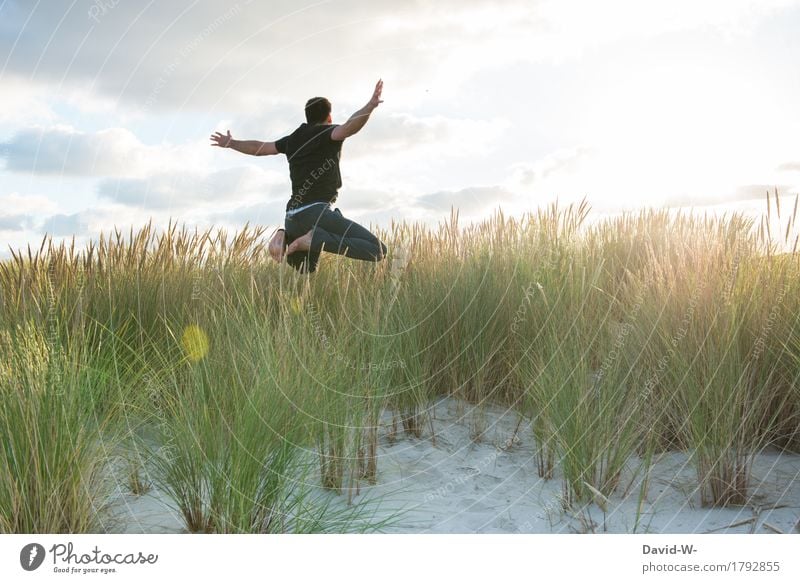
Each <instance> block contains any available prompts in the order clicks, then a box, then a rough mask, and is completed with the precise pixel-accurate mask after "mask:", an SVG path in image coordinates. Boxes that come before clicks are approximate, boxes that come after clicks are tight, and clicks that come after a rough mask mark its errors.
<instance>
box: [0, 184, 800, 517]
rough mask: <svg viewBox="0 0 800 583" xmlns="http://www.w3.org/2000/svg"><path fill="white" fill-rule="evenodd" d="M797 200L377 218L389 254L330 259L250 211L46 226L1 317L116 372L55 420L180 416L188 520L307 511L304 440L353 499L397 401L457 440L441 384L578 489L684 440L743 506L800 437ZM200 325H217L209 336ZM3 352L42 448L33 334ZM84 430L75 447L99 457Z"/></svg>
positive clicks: (4, 280)
mask: <svg viewBox="0 0 800 583" xmlns="http://www.w3.org/2000/svg"><path fill="white" fill-rule="evenodd" d="M777 203H778V201H777V199H776V198H773V199H772V200H768V207H767V209H768V213H770V216H768V217H767V218H766V219H765V220H764V221H762V222H760V223H759V222H753V221H751V220H748V219H746V218H744V217H742V216H740V215H736V214H733V215H728V216H722V217H700V216H698V215H692V214H686V213H683V214H682V213H677V212H669V211H666V210H642V211H639V212H635V213H627V214H624V215H622V216H618V217H612V218H607V219H604V220H600V221H593V222H589V218H590V215H589V208H588V205H586V204H585V203H582V204H576V205H571V206H568V207H559V206H558V205H551V206H549V207H547V208H544V209H540V210H538V211H536V212H533V213H528V214H527V215H525V216H524V217H522V218H513V217H507V216H504V215H503V213H502V212H498V213H495V215H494V216H492V217H491V218H490V219H488V220H486V221H484V222H483V223H479V224H473V225H470V226H467V227H462V226H461V225H460V224H459V219H458V214H457V213H456V212H454V213H452V215H451V217H450V218H449V220H447V221H444V222H443V223H442V224H441V225H440V227H439V228H438V229H428V228H426V227H423V226H422V225H419V224H411V223H393V224H392V226H391V228H390V229H389V230H388V231H381V232H379V235H380V236H381V238H382V239H383V240H385V241H386V242H387V244H388V246H389V249H390V253H389V256H388V258H387V260H386V261H383V262H380V263H377V264H372V263H366V262H353V261H351V260H348V259H346V258H344V257H340V256H334V255H327V254H326V255H324V256H323V259H322V264H321V268H320V270H319V271H318V272H316V273H315V274H313V275H312V276H304V275H301V274H297V273H296V272H294V271H293V270H292V269H291V268H289V267H287V266H277V265H276V264H274V263H272V262H271V261H270V260H269V258H268V255H267V253H266V248H265V245H266V241H265V238H264V237H263V235H264V230H263V229H261V228H255V229H254V228H250V227H249V226H246V227H245V228H243V229H242V230H241V231H240V232H239V233H238V234H235V235H229V234H228V233H226V232H224V231H208V232H202V233H201V232H197V231H188V230H186V229H182V228H179V227H178V226H177V225H174V224H171V225H170V226H169V227H168V228H167V229H166V230H164V231H160V232H158V231H156V229H154V228H153V227H152V225H147V226H145V227H144V228H143V229H141V230H140V231H138V232H134V231H131V232H130V233H129V234H128V235H127V236H123V235H122V234H121V233H119V232H115V233H113V234H112V235H111V236H108V235H104V236H103V237H101V238H100V239H99V241H97V242H95V243H92V244H90V245H89V246H88V247H87V248H86V249H76V248H75V247H74V246H70V245H64V244H61V245H56V244H54V243H53V242H52V241H51V240H49V239H45V241H44V242H43V244H42V246H41V248H40V249H38V250H35V251H34V250H32V249H28V250H26V251H25V252H17V251H15V252H14V254H13V256H12V258H11V259H10V260H8V261H4V262H2V263H0V294H2V298H3V302H2V305H1V306H0V330H4V331H5V333H6V334H11V336H12V337H14V334H16V333H15V332H14V331H15V330H18V329H19V328H20V327H21V326H23V327H25V326H27V327H29V328H30V330H34V331H35V332H27V334H36V335H38V336H40V337H46V338H47V339H48V340H47V342H49V343H50V344H51V345H53V346H60V347H62V350H61V351H62V353H63V354H65V355H80V358H81V359H83V360H82V361H81V362H84V364H85V367H86V370H91V371H94V372H93V373H92V374H93V376H92V379H91V382H84V381H83V380H81V381H80V382H78V380H75V381H74V382H71V383H65V384H63V385H59V386H61V387H62V388H63V389H64V391H63V396H62V397H61V398H62V399H66V400H67V401H64V403H65V405H64V408H63V409H64V410H71V409H70V407H72V406H73V405H69V406H67V404H66V403H73V404H74V403H75V401H74V400H72V399H75V398H76V397H75V395H76V394H80V395H86V394H91V399H90V400H91V403H92V409H91V411H90V412H88V413H84V412H81V413H80V415H79V414H78V413H75V415H74V416H73V417H71V418H69V420H65V421H64V426H63V428H61V429H59V430H58V432H56V433H55V434H54V436H51V437H52V439H58V437H57V436H58V435H61V434H62V433H61V432H63V434H64V435H66V434H68V433H69V432H70V429H69V427H72V428H73V429H74V427H77V426H83V425H86V426H87V427H90V426H95V425H96V424H97V423H96V421H94V420H95V418H98V419H101V420H105V419H106V418H107V420H108V422H109V423H112V422H113V423H115V424H117V425H119V426H121V427H123V428H124V427H131V426H132V425H136V426H137V427H138V426H139V424H145V425H148V426H150V427H157V428H158V429H159V431H160V434H161V436H162V438H163V440H164V443H163V446H164V448H163V449H162V450H157V451H151V452H149V453H150V455H152V456H153V458H154V460H155V463H157V465H158V468H159V472H158V473H159V476H160V483H161V485H162V486H163V487H164V488H166V489H167V490H168V491H169V492H170V495H171V496H172V498H173V500H174V501H175V503H176V505H178V506H179V507H180V509H181V512H182V513H183V515H184V518H185V521H186V524H187V527H188V528H189V529H190V530H197V531H214V532H251V531H264V532H273V531H277V530H286V529H291V527H290V526H287V523H286V520H288V519H286V518H285V517H287V516H292V512H291V511H287V510H286V507H287V505H291V502H290V500H291V499H292V498H291V492H292V488H293V480H295V478H293V477H292V476H296V475H297V474H298V472H299V471H300V466H298V465H296V464H300V461H299V460H301V459H302V460H306V459H307V456H306V454H312V456H313V457H315V458H316V460H317V468H316V471H315V476H316V477H315V478H313V481H314V483H315V484H316V485H317V486H319V487H324V488H327V489H330V490H333V491H336V492H345V491H346V492H349V493H350V496H348V499H352V494H353V492H354V491H355V492H357V491H358V488H359V484H360V483H361V482H364V481H367V482H374V481H376V480H377V479H379V476H380V460H379V458H378V456H377V448H378V435H379V428H380V426H381V424H382V423H383V419H385V415H386V414H387V413H388V414H389V416H390V417H391V416H394V418H395V423H394V425H395V426H396V427H397V429H396V431H395V432H394V433H391V432H390V436H392V437H397V436H399V433H400V432H401V431H402V432H404V433H405V434H406V435H409V436H412V437H414V438H421V439H431V440H435V438H436V436H435V435H434V434H433V433H432V431H431V428H432V424H431V423H430V417H429V411H430V409H431V404H432V402H433V401H434V400H435V399H436V398H437V397H438V396H440V395H453V396H456V397H459V398H461V399H463V400H465V401H468V402H471V403H474V404H476V405H477V407H476V408H473V411H474V415H475V416H474V417H473V418H472V419H469V420H466V421H467V422H469V423H471V433H472V435H473V439H480V438H481V436H482V432H483V430H484V429H485V426H484V425H483V420H482V418H481V416H480V410H481V406H482V405H484V404H486V403H489V402H493V403H502V404H505V405H507V406H509V407H510V408H512V409H514V410H516V411H517V412H518V413H519V414H520V415H525V416H529V417H531V418H532V419H533V421H534V423H533V428H534V435H533V437H534V438H535V439H536V440H537V444H538V451H539V454H538V458H539V459H538V462H539V467H540V473H541V475H542V476H544V477H548V478H551V477H555V476H557V475H560V476H561V477H562V478H563V481H564V491H565V497H566V499H567V500H569V501H587V500H590V499H592V498H593V497H595V496H596V495H597V493H598V492H599V493H600V494H601V495H602V496H610V495H611V494H612V493H614V492H615V491H617V489H618V486H619V483H620V476H621V474H622V471H623V469H624V467H625V464H626V463H630V461H631V460H636V459H639V458H638V456H640V455H641V456H643V457H642V458H641V459H644V460H647V459H649V457H650V453H652V452H653V451H658V450H661V451H664V450H685V451H687V452H689V453H691V454H692V459H693V460H694V463H695V467H696V470H697V490H698V492H699V495H700V498H701V501H702V503H704V504H710V505H730V504H741V503H744V502H745V501H746V500H747V499H748V496H749V495H750V488H749V473H750V462H751V460H752V457H753V456H754V455H755V454H756V453H757V452H758V451H760V450H761V449H762V448H763V447H766V446H768V445H772V446H777V447H781V448H785V449H788V450H791V451H800V430H799V429H798V427H800V405H798V402H799V401H798V398H797V396H798V390H799V389H798V379H799V377H798V373H797V362H798V359H799V358H800V340H798V338H799V337H800V335H799V331H798V325H797V324H798V314H799V313H800V310H799V309H798V308H800V293H798V292H800V277H798V272H799V269H800V265H799V264H798V255H797V252H796V251H797V250H796V239H794V240H793V239H792V237H793V236H794V235H793V233H794V230H795V224H794V221H795V217H796V212H797V206H796V205H795V207H794V209H792V211H791V212H790V213H789V214H788V215H787V210H786V209H783V211H782V216H776V214H777V213H778V211H779V208H778V204H777ZM776 220H777V223H779V224H780V227H779V229H778V230H779V231H780V232H778V231H777V230H776V229H775V228H774V224H775V223H776ZM187 330H199V331H201V333H202V334H204V335H206V336H207V344H204V342H205V341H202V339H201V341H198V340H197V338H195V340H191V339H190V340H191V341H190V342H189V346H188V347H187V342H186V339H185V336H186V333H187ZM195 334H196V333H195ZM15 342H18V340H13V341H12V342H11V344H14V343H15ZM20 350H21V349H20ZM2 358H3V360H2V367H3V368H2V370H3V376H2V378H3V387H2V390H3V395H4V402H3V405H2V406H3V422H4V423H5V424H6V426H5V427H6V431H9V432H17V433H16V438H18V439H19V440H20V442H21V443H27V442H31V443H33V441H32V440H33V438H34V433H33V429H32V426H30V425H28V424H26V423H24V422H23V420H24V419H26V415H28V414H29V413H28V412H27V411H28V409H29V408H31V407H39V406H44V405H43V404H42V403H41V401H40V400H39V396H38V395H40V390H39V389H37V390H33V389H32V388H31V387H33V386H34V385H36V386H46V385H47V383H46V382H44V381H43V380H36V381H35V382H34V380H32V379H33V377H31V374H32V373H31V371H30V370H29V367H30V366H32V365H30V364H26V363H25V362H24V361H23V360H20V358H19V355H18V352H15V351H8V352H6V353H4V354H3V355H2ZM73 358H77V357H75V356H73ZM36 378H37V379H38V378H39V377H36ZM72 378H77V377H74V376H73V377H72ZM37 383H38V384H37ZM51 384H52V383H51ZM26 387H27V388H26ZM37 391H39V392H37ZM87 391H88V393H87ZM80 399H84V401H78V402H81V403H85V402H86V399H88V397H85V396H84V397H80ZM37 403H39V404H37ZM47 406H52V405H51V404H48V405H47ZM86 415H88V417H87V416H86ZM90 417H91V419H90ZM90 420H91V421H93V422H94V425H92V423H90ZM134 421H135V423H134ZM70 424H72V425H70ZM87 435H89V434H87ZM95 437H96V435H95ZM86 439H87V441H85V442H80V443H76V442H70V441H68V440H66V439H65V440H63V443H62V444H61V447H62V449H61V450H60V451H62V452H63V451H64V450H63V448H64V447H67V446H68V447H71V448H73V453H74V455H76V456H85V463H84V466H85V467H87V468H91V467H97V465H98V464H102V463H103V452H102V451H99V450H96V449H93V448H92V447H90V446H89V443H90V442H92V439H91V438H90V437H87V438H86ZM8 451H10V450H7V455H6V458H5V459H6V462H5V463H6V464H10V463H12V461H14V460H15V459H17V458H14V456H13V455H11V454H10V453H8ZM31 455H32V454H31ZM59 455H61V454H59ZM63 455H64V456H66V455H67V454H66V453H63ZM60 459H61V458H60ZM14 463H17V462H14ZM60 463H62V464H64V463H66V462H60ZM642 463H646V461H645V462H642ZM301 465H302V464H301ZM8 475H9V476H12V477H13V479H14V480H19V479H22V477H23V476H28V474H25V473H24V472H23V470H22V466H19V465H13V466H11V465H9V466H8ZM271 476H272V477H277V478H275V480H277V481H271V479H272V478H271ZM72 479H73V480H77V479H78V478H77V477H75V476H73V477H72ZM80 479H81V480H83V479H84V477H81V478H80ZM309 479H311V478H309ZM31 480H33V482H31V483H30V484H28V485H25V486H24V487H25V488H35V487H39V486H41V487H42V488H44V489H45V490H46V488H47V486H46V483H45V482H46V477H45V476H41V475H39V476H33V477H31ZM37 481H41V482H42V483H41V484H38V485H37V484H36V482H37ZM4 484H5V487H6V489H5V490H4V494H3V496H4V497H5V498H4V499H3V504H4V506H3V507H2V515H0V520H2V521H3V522H2V526H3V528H4V529H5V530H13V531H26V530H28V529H36V528H39V526H37V525H39V524H47V523H46V522H45V523H38V522H37V521H35V520H27V521H24V520H20V519H19V516H20V515H21V514H20V512H21V510H20V508H19V505H20V504H23V502H22V500H23V498H22V497H21V495H20V494H13V493H9V492H11V489H10V488H11V486H9V484H12V481H10V480H9V479H6V481H5V482H4ZM14 484H17V482H14ZM294 484H295V485H296V480H295V482H294ZM18 486H19V484H17V485H15V486H14V487H18ZM19 487H22V486H19ZM15 496H17V498H15ZM14 500H16V502H15V501H14ZM76 503H77V501H76ZM37 504H38V503H37ZM41 508H45V509H46V508H47V505H46V504H42V505H41ZM42 512H44V511H42ZM81 512H84V511H81ZM81 512H77V511H76V513H77V514H80V513H81ZM44 513H45V514H46V512H44ZM84 514H85V515H86V516H89V515H90V514H91V512H89V510H88V509H85V512H84ZM280 517H284V518H280ZM318 519H319V517H316V518H313V519H310V521H311V522H312V523H316V524H320V523H319V522H318ZM320 520H321V519H320ZM88 524H89V522H88V521H84V522H83V523H81V525H79V527H80V528H88V526H87V525H88ZM45 528H47V527H45ZM52 528H62V527H60V526H59V527H56V526H53V527H52ZM63 528H66V527H63ZM69 528H72V527H69ZM75 528H78V527H75Z"/></svg>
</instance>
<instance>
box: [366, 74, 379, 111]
mask: <svg viewBox="0 0 800 583" xmlns="http://www.w3.org/2000/svg"><path fill="white" fill-rule="evenodd" d="M382 91H383V79H378V82H377V83H376V84H375V91H373V93H372V97H371V98H370V100H369V103H367V106H368V107H369V108H370V109H375V108H376V107H378V106H379V105H380V104H381V103H383V99H381V92H382Z"/></svg>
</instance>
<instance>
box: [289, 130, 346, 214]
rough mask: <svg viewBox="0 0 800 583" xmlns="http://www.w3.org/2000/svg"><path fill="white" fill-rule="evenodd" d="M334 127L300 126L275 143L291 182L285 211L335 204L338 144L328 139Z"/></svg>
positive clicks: (338, 184) (339, 182)
mask: <svg viewBox="0 0 800 583" xmlns="http://www.w3.org/2000/svg"><path fill="white" fill-rule="evenodd" d="M336 127H338V126H337V125H335V124H308V123H302V124H300V127H298V128H297V129H296V130H295V131H294V132H292V133H291V134H290V135H288V136H285V137H283V138H281V139H279V140H277V141H276V142H275V147H276V149H277V150H278V152H280V153H282V154H286V158H287V160H288V161H289V175H290V177H291V180H292V198H291V199H290V200H289V202H288V203H287V205H286V210H292V209H294V208H297V207H300V206H303V205H306V204H309V203H311V202H335V201H336V197H337V196H338V190H339V188H341V187H342V176H341V173H340V172H339V158H340V156H341V151H342V143H343V141H341V140H333V139H331V133H332V132H333V130H334V128H336Z"/></svg>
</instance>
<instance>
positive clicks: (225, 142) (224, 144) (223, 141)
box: [211, 130, 233, 148]
mask: <svg viewBox="0 0 800 583" xmlns="http://www.w3.org/2000/svg"><path fill="white" fill-rule="evenodd" d="M232 140H233V136H231V130H228V135H227V136H226V135H225V134H221V133H220V132H217V133H215V134H212V135H211V142H212V143H211V145H212V146H219V147H220V148H230V146H231V141H232Z"/></svg>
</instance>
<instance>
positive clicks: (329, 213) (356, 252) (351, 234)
mask: <svg viewBox="0 0 800 583" xmlns="http://www.w3.org/2000/svg"><path fill="white" fill-rule="evenodd" d="M322 208H323V210H322V211H321V212H319V211H317V212H313V213H307V212H303V213H299V214H298V215H295V217H294V218H295V219H297V218H299V215H303V216H302V219H301V220H299V221H297V222H298V223H300V224H302V225H304V226H306V225H307V226H309V229H308V231H307V232H306V234H305V235H304V236H303V237H294V238H293V240H292V242H294V240H295V239H301V240H298V241H297V243H294V245H292V244H291V243H290V245H289V249H290V250H291V251H293V252H296V250H302V249H303V248H304V247H306V246H308V251H309V252H310V253H315V252H316V253H319V252H320V251H321V250H322V249H325V251H328V252H330V253H337V254H340V255H344V256H346V257H350V258H352V259H360V260H362V261H380V260H382V259H383V258H384V257H386V253H387V247H386V245H385V244H384V243H383V242H382V241H381V240H380V239H378V238H377V237H376V236H375V235H373V234H372V233H371V232H370V231H369V230H367V229H365V228H364V227H362V226H361V225H359V224H358V223H356V222H355V221H351V220H350V219H348V218H345V217H344V216H342V213H341V211H340V210H339V209H338V208H337V209H334V210H331V209H329V208H327V207H322ZM309 232H310V237H308V233H309ZM287 234H288V233H287Z"/></svg>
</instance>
